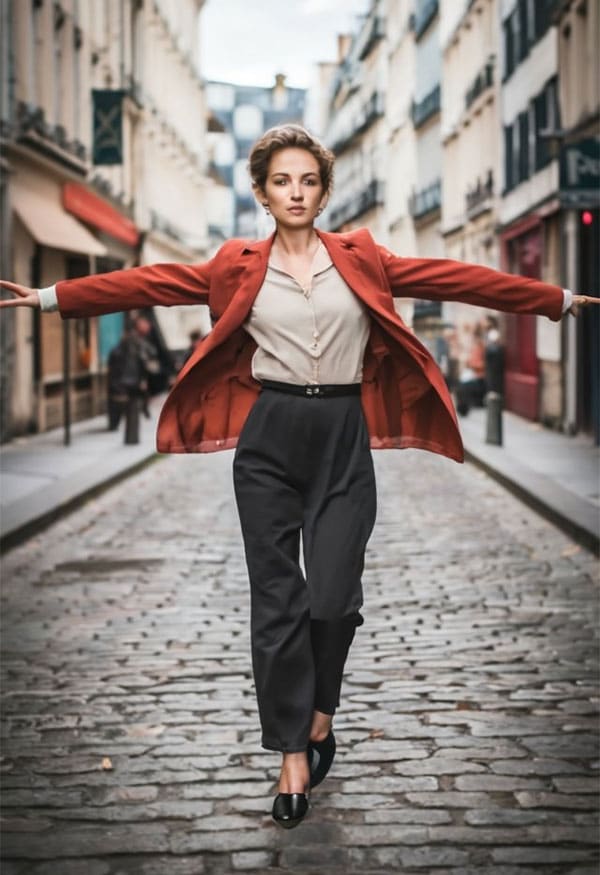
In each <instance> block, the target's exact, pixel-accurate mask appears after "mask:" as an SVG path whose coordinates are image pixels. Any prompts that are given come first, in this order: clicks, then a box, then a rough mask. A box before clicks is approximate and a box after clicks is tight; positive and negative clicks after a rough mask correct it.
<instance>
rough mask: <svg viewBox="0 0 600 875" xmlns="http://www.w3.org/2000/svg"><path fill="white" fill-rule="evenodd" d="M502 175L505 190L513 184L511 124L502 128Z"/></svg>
mask: <svg viewBox="0 0 600 875" xmlns="http://www.w3.org/2000/svg"><path fill="white" fill-rule="evenodd" d="M504 177H505V185H506V190H507V191H510V189H511V188H513V186H514V185H515V180H514V176H513V129H512V125H508V126H507V127H505V128H504Z"/></svg>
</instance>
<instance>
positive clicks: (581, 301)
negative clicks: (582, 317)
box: [567, 295, 600, 316]
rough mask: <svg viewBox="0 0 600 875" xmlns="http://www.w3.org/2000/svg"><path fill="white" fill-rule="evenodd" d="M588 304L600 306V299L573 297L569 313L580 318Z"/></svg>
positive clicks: (581, 296) (587, 296) (585, 296)
mask: <svg viewBox="0 0 600 875" xmlns="http://www.w3.org/2000/svg"><path fill="white" fill-rule="evenodd" d="M588 304H600V298H592V297H591V295H573V303H572V304H571V306H570V307H569V309H568V310H567V313H570V314H571V316H579V313H580V312H581V309H582V307H587V306H588Z"/></svg>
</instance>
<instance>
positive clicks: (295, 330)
mask: <svg viewBox="0 0 600 875" xmlns="http://www.w3.org/2000/svg"><path fill="white" fill-rule="evenodd" d="M333 163H334V156H333V154H332V153H331V152H329V151H328V150H327V149H326V148H325V147H324V146H323V145H322V144H321V143H319V142H318V140H316V139H315V137H313V136H312V135H311V134H310V133H309V132H307V131H306V130H304V129H303V128H301V127H299V126H297V125H283V126H280V127H277V128H273V129H271V130H270V131H267V133H266V134H264V135H263V136H262V137H261V139H260V140H259V141H258V142H257V143H256V144H255V145H254V147H253V149H252V151H251V154H250V162H249V169H250V174H251V176H252V181H253V186H254V191H255V195H256V197H257V199H258V202H259V203H260V204H261V205H262V207H263V208H264V209H265V211H266V212H267V213H269V214H270V215H271V216H272V217H273V220H274V222H275V231H274V233H273V234H272V235H271V236H270V237H269V238H268V239H266V240H262V241H248V240H230V241H228V242H227V243H225V244H224V245H223V246H222V247H221V249H220V250H219V251H218V252H217V253H216V255H215V256H214V257H213V258H212V259H211V260H210V261H207V262H205V263H203V264H196V265H190V264H156V265H149V266H144V267H137V268H132V269H129V270H122V271H114V272H112V273H107V274H100V275H95V276H91V277H88V278H82V279H73V280H66V281H62V282H59V283H57V285H56V287H51V288H49V289H43V290H36V289H29V288H26V287H24V286H20V285H18V284H15V283H3V285H4V286H5V287H6V288H7V289H10V290H12V291H13V292H14V294H15V296H16V299H15V300H12V301H2V302H1V306H3V307H6V306H11V305H21V306H30V307H36V308H38V307H40V305H42V307H43V309H44V310H50V309H53V308H56V307H58V309H59V310H60V313H61V315H62V316H63V317H65V318H68V317H76V316H79V317H81V316H96V315H100V314H102V313H110V312H114V311H117V310H126V309H136V308H140V307H150V306H153V305H157V304H162V305H167V306H170V305H174V304H198V303H204V304H209V306H210V309H211V314H212V316H213V319H214V327H213V329H212V331H211V332H210V333H209V334H208V335H207V337H205V338H204V340H203V341H202V343H200V344H199V346H198V347H197V348H196V349H195V351H194V353H193V355H192V357H191V359H189V360H188V362H187V364H186V366H185V368H184V369H183V371H182V373H181V375H180V378H179V379H178V381H177V382H176V384H175V386H174V387H173V389H172V391H171V393H170V395H169V397H168V398H167V400H166V402H165V405H164V407H163V410H162V414H161V418H160V422H159V426H158V437H157V443H158V448H159V450H160V451H161V452H175V453H180V452H212V451H214V450H224V449H228V448H231V447H234V446H236V452H235V456H234V484H235V493H236V500H237V505H238V510H239V515H240V521H241V526H242V534H243V538H244V545H245V551H246V560H247V565H248V572H249V578H250V593H251V607H250V627H251V639H252V660H253V668H254V677H255V684H256V694H257V699H258V708H259V714H260V720H261V726H262V744H263V746H264V747H265V748H267V749H268V750H275V751H280V752H281V754H282V765H281V774H280V779H279V793H278V794H277V796H276V798H275V800H274V803H273V811H272V813H273V818H274V819H275V820H276V822H277V823H279V824H281V825H282V826H285V827H288V828H289V827H292V826H296V825H297V824H298V823H300V821H301V820H302V819H303V817H304V815H305V814H306V812H307V810H308V793H309V788H310V787H314V786H316V785H317V784H319V783H320V782H321V781H322V780H323V778H324V777H325V775H326V774H327V772H328V769H329V768H330V766H331V763H332V761H333V757H334V753H335V737H334V735H333V731H332V719H333V715H334V712H335V711H336V708H337V706H338V704H339V693H340V686H341V682H342V672H343V669H344V664H345V661H346V656H347V653H348V649H349V647H350V645H351V642H352V640H353V637H354V633H355V630H356V628H357V627H359V626H360V625H361V624H362V622H363V618H362V616H361V614H360V608H361V606H362V601H363V593H362V586H361V576H362V571H363V563H364V555H365V548H366V544H367V541H368V539H369V536H370V533H371V530H372V527H373V524H374V521H375V509H376V492H375V479H374V473H373V463H372V458H371V452H370V446H371V447H373V448H378V449H382V448H392V447H397V448H404V447H418V448H421V449H424V450H429V451H431V452H435V453H441V454H443V455H445V456H448V457H449V458H452V459H455V460H456V461H462V460H463V447H462V442H461V438H460V434H459V431H458V427H457V423H456V418H455V412H454V406H453V403H452V399H451V397H450V394H449V392H448V389H447V386H446V383H445V381H444V378H443V376H442V374H441V373H440V370H439V368H438V367H437V365H436V364H435V361H434V360H433V358H432V357H431V355H430V354H429V353H428V351H427V350H426V349H425V348H424V347H423V345H422V344H421V343H419V341H418V340H417V339H416V337H415V336H414V334H412V333H411V332H410V331H409V330H408V329H407V328H406V326H405V324H404V322H403V321H402V319H401V318H400V317H399V316H398V314H397V313H396V310H395V308H394V301H393V298H394V296H396V297H407V298H422V299H425V300H439V301H443V300H449V301H461V302H465V303H469V304H475V305H479V306H483V307H490V308H493V309H500V310H508V311H514V312H522V313H539V314H542V315H546V316H548V317H550V318H551V319H554V320H559V319H560V318H561V316H562V314H563V313H564V312H566V311H567V310H571V311H572V312H575V311H576V310H578V309H579V308H580V307H581V306H583V305H585V304H590V303H593V302H595V299H592V298H587V297H585V296H580V295H575V296H573V295H571V293H570V292H563V290H562V289H561V288H559V287H558V286H554V285H551V284H549V283H543V282H537V281H535V280H531V279H522V278H520V277H517V276H511V275H509V274H505V273H501V272H499V271H495V270H490V269H488V268H485V267H481V266H479V265H468V264H463V263H460V262H456V261H450V260H447V259H427V258H409V257H399V256H396V255H394V254H393V253H392V252H390V251H389V250H388V249H386V248H385V247H383V246H379V245H377V244H376V242H375V241H374V240H373V238H372V237H371V235H370V233H369V231H367V230H366V229H359V230H355V231H349V232H347V233H343V234H334V233H326V232H324V231H320V230H317V229H316V228H315V227H314V222H315V219H316V217H317V216H318V215H320V213H321V212H322V210H323V209H324V207H325V205H326V203H327V199H328V197H329V193H330V189H331V185H332V179H333ZM301 535H302V545H303V550H304V567H305V570H306V577H305V576H304V574H303V571H302V569H301V566H300V564H299V549H300V536H301Z"/></svg>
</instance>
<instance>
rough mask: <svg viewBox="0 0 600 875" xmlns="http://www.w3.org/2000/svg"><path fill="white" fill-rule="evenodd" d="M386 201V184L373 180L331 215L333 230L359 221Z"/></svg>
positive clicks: (330, 220) (330, 223)
mask: <svg viewBox="0 0 600 875" xmlns="http://www.w3.org/2000/svg"><path fill="white" fill-rule="evenodd" d="M384 201H385V184H384V182H383V181H382V180H381V179H372V180H371V181H370V182H369V183H367V184H366V185H365V187H364V188H363V189H362V190H359V191H358V192H356V194H354V195H353V196H352V197H351V198H350V199H349V200H348V201H346V203H344V204H342V205H341V206H339V207H337V208H336V209H335V210H333V211H332V212H331V213H330V214H329V225H330V227H331V228H332V229H334V230H335V229H336V228H340V227H341V226H342V225H345V224H346V223H347V222H351V221H353V220H354V219H358V217H359V216H362V215H363V214H364V213H366V212H368V211H369V210H371V209H373V207H377V206H380V205H382V204H383V203H384Z"/></svg>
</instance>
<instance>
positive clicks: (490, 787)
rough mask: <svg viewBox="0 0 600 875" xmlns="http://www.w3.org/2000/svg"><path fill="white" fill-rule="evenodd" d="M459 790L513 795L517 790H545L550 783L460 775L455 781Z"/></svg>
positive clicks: (535, 780) (509, 776)
mask: <svg viewBox="0 0 600 875" xmlns="http://www.w3.org/2000/svg"><path fill="white" fill-rule="evenodd" d="M454 786H455V787H456V789H457V790H474V791H477V790H485V791H487V792H488V793H493V792H495V791H500V792H502V793H513V792H514V791H515V790H544V789H546V788H547V787H548V782H547V781H544V780H541V779H538V778H517V777H514V776H513V775H458V776H457V777H456V778H455V779H454Z"/></svg>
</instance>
